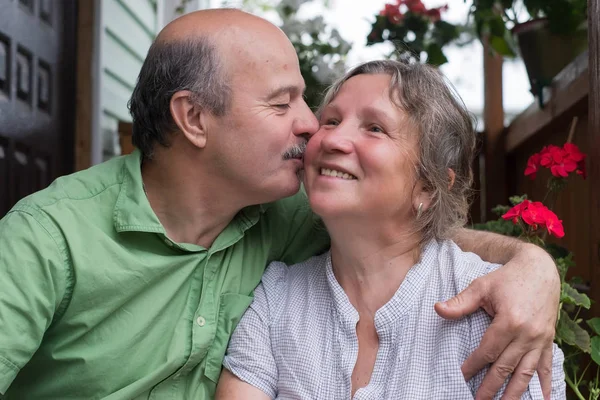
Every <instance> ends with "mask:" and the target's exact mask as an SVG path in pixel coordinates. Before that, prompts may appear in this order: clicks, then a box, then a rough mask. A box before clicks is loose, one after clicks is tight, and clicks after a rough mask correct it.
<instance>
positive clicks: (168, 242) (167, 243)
mask: <svg viewBox="0 0 600 400" xmlns="http://www.w3.org/2000/svg"><path fill="white" fill-rule="evenodd" d="M165 244H166V245H167V246H169V247H173V242H171V241H170V240H169V239H165Z"/></svg>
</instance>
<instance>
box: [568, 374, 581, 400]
mask: <svg viewBox="0 0 600 400" xmlns="http://www.w3.org/2000/svg"><path fill="white" fill-rule="evenodd" d="M565 381H566V382H567V385H569V387H570V388H571V390H573V392H574V393H575V395H576V396H577V398H578V399H579V400H585V397H583V395H582V394H581V392H580V391H579V388H578V387H577V385H575V384H574V383H573V381H572V380H571V378H570V377H569V375H565Z"/></svg>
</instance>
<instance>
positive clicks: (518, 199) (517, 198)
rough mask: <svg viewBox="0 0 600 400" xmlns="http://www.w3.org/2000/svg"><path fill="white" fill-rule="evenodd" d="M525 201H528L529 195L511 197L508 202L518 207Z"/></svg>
mask: <svg viewBox="0 0 600 400" xmlns="http://www.w3.org/2000/svg"><path fill="white" fill-rule="evenodd" d="M525 200H527V195H526V194H524V195H522V196H517V195H515V196H510V197H509V198H508V201H510V204H512V205H513V206H516V205H517V204H521V203H522V202H524V201H525Z"/></svg>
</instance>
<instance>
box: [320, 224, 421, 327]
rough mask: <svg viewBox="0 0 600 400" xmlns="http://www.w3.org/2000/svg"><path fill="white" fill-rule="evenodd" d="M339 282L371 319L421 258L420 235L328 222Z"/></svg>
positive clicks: (377, 226) (392, 228) (389, 226)
mask: <svg viewBox="0 0 600 400" xmlns="http://www.w3.org/2000/svg"><path fill="white" fill-rule="evenodd" d="M325 222H326V225H327V229H328V231H329V234H330V236H331V258H332V264H333V271H334V274H335V277H336V279H337V280H338V282H339V283H340V285H341V286H342V288H343V289H344V291H345V292H346V295H347V296H348V298H349V299H350V302H351V303H352V305H353V306H354V307H355V308H356V310H357V311H358V312H359V314H361V315H362V316H372V318H374V316H375V313H376V312H377V310H379V309H380V308H381V307H382V306H383V305H385V304H386V303H387V302H388V301H389V300H390V299H391V298H392V297H393V296H394V294H395V293H396V291H397V290H398V288H399V287H400V284H401V283H402V281H403V280H404V278H405V276H406V274H407V273H408V270H409V269H410V268H411V267H412V266H413V265H414V264H415V263H416V262H417V261H418V259H419V256H420V254H419V253H420V243H419V241H420V236H419V235H418V234H417V233H414V232H413V231H412V229H411V228H410V227H408V226H403V225H402V224H391V223H390V222H389V221H388V222H387V223H386V222H382V223H373V221H370V222H369V223H359V224H356V223H354V224H348V223H341V222H340V221H336V223H331V222H329V223H328V221H325Z"/></svg>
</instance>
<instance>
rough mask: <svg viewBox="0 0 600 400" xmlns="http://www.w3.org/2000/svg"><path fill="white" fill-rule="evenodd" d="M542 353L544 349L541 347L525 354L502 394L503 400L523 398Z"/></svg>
mask: <svg viewBox="0 0 600 400" xmlns="http://www.w3.org/2000/svg"><path fill="white" fill-rule="evenodd" d="M541 355H542V350H541V349H540V350H533V351H530V352H529V353H527V354H525V356H523V358H522V359H521V361H520V362H519V365H518V366H517V368H516V369H515V370H514V372H513V375H512V376H511V378H510V381H509V382H508V386H507V387H506V390H505V391H504V395H503V396H502V399H503V400H519V399H520V398H521V396H522V395H523V393H525V390H527V386H528V385H529V381H531V378H533V374H534V373H535V370H536V368H537V366H538V362H539V360H540V356H541Z"/></svg>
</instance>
